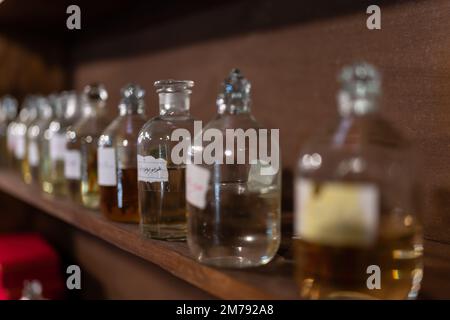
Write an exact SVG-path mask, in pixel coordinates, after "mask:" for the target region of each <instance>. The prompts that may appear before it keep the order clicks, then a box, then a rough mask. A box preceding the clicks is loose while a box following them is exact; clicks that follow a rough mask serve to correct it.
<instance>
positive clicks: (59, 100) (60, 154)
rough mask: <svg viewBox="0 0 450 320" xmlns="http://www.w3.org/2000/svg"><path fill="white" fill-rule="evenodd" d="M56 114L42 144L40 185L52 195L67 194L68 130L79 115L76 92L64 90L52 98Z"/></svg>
mask: <svg viewBox="0 0 450 320" xmlns="http://www.w3.org/2000/svg"><path fill="white" fill-rule="evenodd" d="M52 103H53V104H54V114H53V118H52V119H51V121H50V124H49V126H48V127H47V128H46V130H45V132H44V135H43V141H42V144H41V147H42V149H41V158H42V161H41V162H40V164H41V168H40V185H41V188H42V190H43V191H44V192H45V193H47V194H51V195H55V196H65V195H67V185H66V179H65V176H64V157H65V153H66V131H67V128H68V127H69V126H70V125H72V124H74V123H75V122H76V121H77V120H78V117H79V109H80V108H79V101H78V98H77V95H76V93H75V92H62V93H61V94H59V95H58V96H55V97H54V98H53V100H52Z"/></svg>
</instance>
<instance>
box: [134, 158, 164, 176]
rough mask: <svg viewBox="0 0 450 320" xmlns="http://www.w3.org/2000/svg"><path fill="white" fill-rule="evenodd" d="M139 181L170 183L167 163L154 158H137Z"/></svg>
mask: <svg viewBox="0 0 450 320" xmlns="http://www.w3.org/2000/svg"><path fill="white" fill-rule="evenodd" d="M137 166H138V181H143V182H165V181H169V172H168V171H167V162H166V160H164V159H155V158H154V157H152V156H141V155H138V156H137Z"/></svg>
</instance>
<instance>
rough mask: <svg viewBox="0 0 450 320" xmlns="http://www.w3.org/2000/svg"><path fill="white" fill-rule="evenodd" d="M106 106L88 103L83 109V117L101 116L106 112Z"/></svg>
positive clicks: (101, 103)
mask: <svg viewBox="0 0 450 320" xmlns="http://www.w3.org/2000/svg"><path fill="white" fill-rule="evenodd" d="M105 106H106V104H105V103H104V102H103V101H102V102H88V103H86V104H85V106H84V108H83V116H85V117H95V116H99V115H103V114H104V113H105V112H106V108H105Z"/></svg>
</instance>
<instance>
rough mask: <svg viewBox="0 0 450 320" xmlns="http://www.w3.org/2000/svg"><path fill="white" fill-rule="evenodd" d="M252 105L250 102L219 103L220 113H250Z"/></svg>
mask: <svg viewBox="0 0 450 320" xmlns="http://www.w3.org/2000/svg"><path fill="white" fill-rule="evenodd" d="M250 111H251V110H250V105H248V104H223V105H219V108H218V113H219V114H245V113H250Z"/></svg>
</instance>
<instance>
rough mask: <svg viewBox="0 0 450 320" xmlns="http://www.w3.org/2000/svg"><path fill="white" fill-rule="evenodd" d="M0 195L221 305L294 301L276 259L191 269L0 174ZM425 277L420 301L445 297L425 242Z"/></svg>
mask: <svg viewBox="0 0 450 320" xmlns="http://www.w3.org/2000/svg"><path fill="white" fill-rule="evenodd" d="M0 190H1V191H3V192H4V193H7V194H9V195H11V196H13V197H15V198H17V199H19V200H21V201H23V202H25V203H27V204H29V205H31V206H34V207H36V208H38V209H40V210H42V211H44V212H47V213H48V214H49V215H51V216H54V217H56V218H58V219H61V220H62V221H64V222H66V223H68V224H70V225H72V226H74V227H76V228H79V229H81V230H84V231H86V232H88V233H90V234H92V235H94V236H95V237H98V238H100V239H103V240H104V241H107V242H109V243H110V244H112V245H114V246H116V247H118V248H120V249H122V250H125V251H127V252H129V253H131V254H133V255H136V256H138V257H141V258H143V259H145V260H147V261H148V262H151V263H154V264H156V265H158V266H160V267H161V268H163V269H165V270H166V271H168V272H170V273H171V274H173V275H175V276H176V277H178V278H180V279H183V280H185V281H187V282H189V283H191V284H193V285H194V286H196V287H198V288H200V289H202V290H204V291H206V292H208V293H210V294H211V295H213V296H215V297H218V298H223V299H297V298H298V296H297V288H296V285H295V283H294V280H293V277H292V275H293V272H292V270H293V264H292V261H290V260H289V259H285V258H283V257H281V256H277V257H276V259H274V261H272V262H271V263H269V264H268V265H267V266H264V267H260V268H254V269H247V270H242V271H241V270H228V269H217V268H212V267H209V266H205V265H202V264H199V263H197V262H196V261H195V260H193V259H192V258H191V257H190V254H189V250H188V248H187V245H186V244H185V243H181V242H166V241H158V240H149V239H144V238H142V237H141V236H140V234H139V230H138V227H137V226H136V225H131V224H121V223H114V222H111V221H108V220H106V219H105V218H104V217H103V216H102V215H101V214H100V213H98V212H96V211H92V210H87V209H85V208H82V207H80V206H78V205H76V204H73V203H72V202H70V201H67V200H65V199H55V198H51V197H49V196H47V195H43V194H42V193H41V192H40V191H39V190H38V189H37V187H35V186H28V185H25V184H24V183H23V182H22V181H21V179H20V178H19V177H18V176H17V175H16V174H14V173H12V172H9V171H4V170H3V171H2V170H0ZM425 252H426V255H425V277H424V282H423V289H422V291H421V297H422V298H426V299H428V298H449V297H450V245H449V244H446V243H439V242H436V241H432V240H426V242H425Z"/></svg>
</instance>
